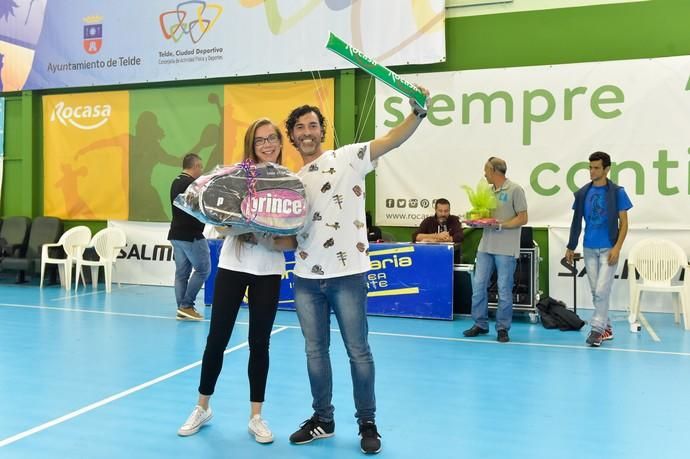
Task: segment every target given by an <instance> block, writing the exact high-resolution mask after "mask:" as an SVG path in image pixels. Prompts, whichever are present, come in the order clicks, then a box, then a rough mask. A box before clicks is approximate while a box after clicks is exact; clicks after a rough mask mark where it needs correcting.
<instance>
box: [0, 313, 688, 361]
mask: <svg viewBox="0 0 690 459" xmlns="http://www.w3.org/2000/svg"><path fill="white" fill-rule="evenodd" d="M0 306H9V307H17V308H30V309H51V310H55V311H65V312H86V313H91V314H104V315H116V316H128V317H143V318H151V319H167V320H173V319H174V318H171V317H169V316H154V315H146V314H131V313H123V312H108V311H92V310H88V309H74V308H69V309H68V308H59V307H51V306H32V305H24V304H11V303H0ZM208 321H209V320H208V319H204V320H203V321H199V322H208ZM237 323H238V324H244V325H246V324H247V322H240V321H238V322H237ZM274 326H276V327H282V328H292V329H299V328H300V326H299V325H282V324H275V325H274ZM331 332H334V333H340V330H339V329H337V328H331ZM369 334H370V335H375V336H393V337H397V338H414V339H426V340H435V341H449V342H459V343H478V344H492V345H501V346H529V347H545V348H554V349H591V348H592V347H591V346H586V345H584V344H583V345H575V344H548V343H526V342H517V341H510V342H508V343H499V342H498V341H493V340H491V341H489V340H482V339H476V338H454V337H450V336H431V335H411V334H407V333H388V332H377V331H369ZM597 350H602V351H609V352H626V353H639V354H654V355H676V356H683V357H690V352H672V351H653V350H645V349H625V348H621V347H608V346H602V347H598V348H597Z"/></svg>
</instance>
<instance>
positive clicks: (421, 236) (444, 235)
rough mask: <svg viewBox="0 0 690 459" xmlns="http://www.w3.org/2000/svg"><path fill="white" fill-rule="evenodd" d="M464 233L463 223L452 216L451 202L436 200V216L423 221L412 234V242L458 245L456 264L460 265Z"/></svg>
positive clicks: (441, 199) (443, 199) (442, 199)
mask: <svg viewBox="0 0 690 459" xmlns="http://www.w3.org/2000/svg"><path fill="white" fill-rule="evenodd" d="M462 238H463V232H462V223H460V219H459V218H458V217H457V216H456V215H451V214H450V201H448V200H447V199H445V198H440V199H437V200H436V203H435V204H434V215H432V216H431V217H427V218H425V219H424V220H422V223H421V224H420V225H419V228H417V231H415V232H414V233H413V234H412V242H453V243H455V244H456V250H455V262H456V263H460V258H461V252H460V244H461V243H462Z"/></svg>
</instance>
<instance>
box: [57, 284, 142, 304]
mask: <svg viewBox="0 0 690 459" xmlns="http://www.w3.org/2000/svg"><path fill="white" fill-rule="evenodd" d="M134 287H138V285H125V286H124V287H118V290H124V289H126V288H134ZM101 293H108V292H106V291H105V290H96V291H95V292H89V293H77V294H75V295H67V296H59V297H57V298H52V299H51V300H50V301H58V300H67V299H69V298H78V297H82V296H91V295H99V294H101Z"/></svg>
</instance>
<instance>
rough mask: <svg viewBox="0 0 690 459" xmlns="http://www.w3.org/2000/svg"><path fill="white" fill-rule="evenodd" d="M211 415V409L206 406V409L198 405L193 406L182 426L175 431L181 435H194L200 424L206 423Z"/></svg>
mask: <svg viewBox="0 0 690 459" xmlns="http://www.w3.org/2000/svg"><path fill="white" fill-rule="evenodd" d="M212 417H213V410H211V407H210V406H209V407H208V410H205V409H203V408H202V407H200V406H199V405H197V406H195V407H194V411H192V414H190V415H189V417H188V418H187V420H186V421H185V423H184V424H182V427H180V429H179V430H178V431H177V435H179V436H181V437H188V436H189V435H194V434H195V433H197V432H198V431H199V429H200V428H201V426H203V425H204V424H206V423H207V422H208V421H210V420H211V418H212Z"/></svg>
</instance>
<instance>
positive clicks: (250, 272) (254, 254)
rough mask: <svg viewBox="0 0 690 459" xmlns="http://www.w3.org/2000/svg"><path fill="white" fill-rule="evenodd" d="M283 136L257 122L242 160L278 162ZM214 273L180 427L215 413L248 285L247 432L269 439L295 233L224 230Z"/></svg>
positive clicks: (185, 431)
mask: <svg viewBox="0 0 690 459" xmlns="http://www.w3.org/2000/svg"><path fill="white" fill-rule="evenodd" d="M282 153H283V136H282V134H281V132H280V131H279V130H278V128H277V127H276V126H275V124H273V123H272V122H271V120H269V119H267V118H261V119H258V120H256V121H255V122H254V123H252V124H251V125H250V126H249V129H248V130H247V133H246V134H245V136H244V158H245V159H247V158H249V159H251V160H253V161H254V162H255V163H263V162H272V163H277V164H280V162H281V159H282ZM225 233H226V237H225V241H224V242H223V248H222V249H221V253H220V259H219V262H218V274H217V276H216V281H215V287H214V293H213V307H212V309H211V324H210V329H209V334H208V338H207V340H206V349H205V350H204V357H203V360H202V364H201V380H200V383H199V399H198V402H197V405H196V407H195V408H194V411H192V414H191V415H190V416H189V418H188V419H187V421H186V422H185V423H184V424H183V425H182V427H180V429H179V430H178V432H177V433H178V434H179V435H181V436H188V435H193V434H195V433H197V432H198V431H199V428H200V427H201V426H202V425H204V424H205V423H206V422H208V421H209V420H210V419H211V417H212V416H213V412H212V410H211V407H210V405H209V400H210V398H211V395H213V393H214V390H215V386H216V382H217V380H218V376H219V375H220V371H221V368H222V366H223V352H224V351H225V348H226V347H227V345H228V342H229V341H230V335H231V334H232V330H233V327H234V325H235V320H236V319H237V314H238V311H239V309H240V304H241V303H242V299H243V297H244V293H245V290H247V289H248V303H249V368H248V374H249V400H250V405H251V415H250V419H249V433H250V434H251V435H253V436H254V438H255V440H256V441H258V442H259V443H270V442H272V441H273V434H272V433H271V430H270V429H269V428H268V425H267V424H266V422H265V421H264V420H263V418H262V417H261V409H262V407H263V403H264V395H265V391H266V381H267V378H268V366H269V358H268V354H269V353H268V347H269V341H270V337H271V330H272V328H273V322H274V320H275V316H276V311H277V309H278V298H279V295H280V280H281V275H282V274H283V271H284V268H285V258H284V256H283V253H282V252H283V251H284V250H289V249H293V248H294V247H295V246H296V241H295V238H294V237H293V236H271V235H268V234H264V233H244V234H239V232H238V231H235V228H229V229H226V230H225Z"/></svg>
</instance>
